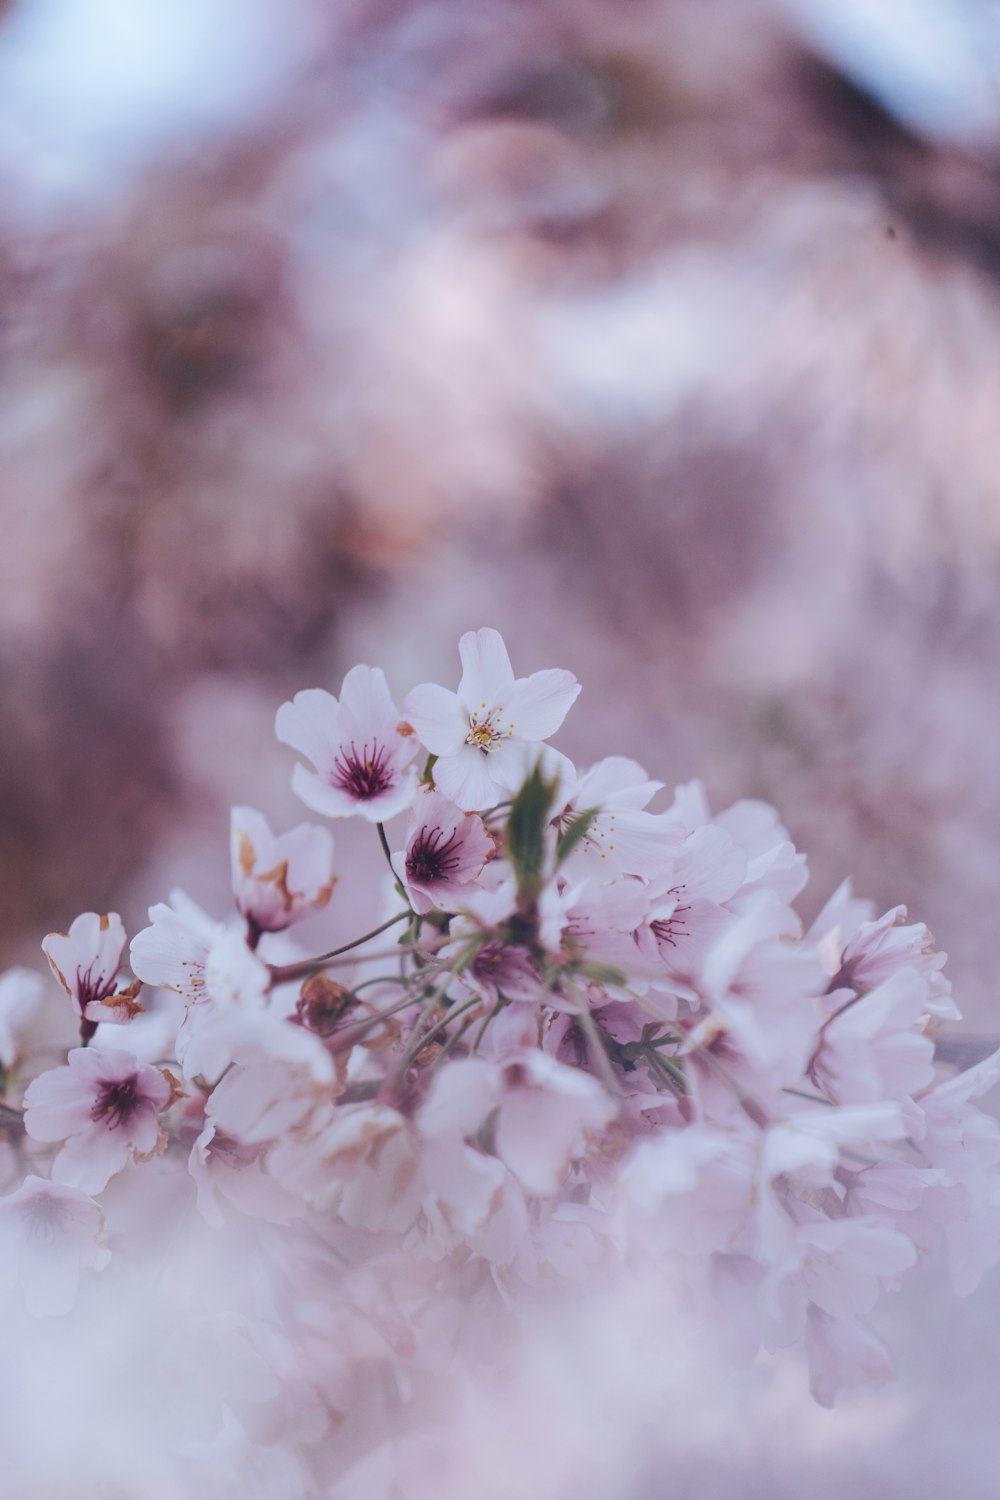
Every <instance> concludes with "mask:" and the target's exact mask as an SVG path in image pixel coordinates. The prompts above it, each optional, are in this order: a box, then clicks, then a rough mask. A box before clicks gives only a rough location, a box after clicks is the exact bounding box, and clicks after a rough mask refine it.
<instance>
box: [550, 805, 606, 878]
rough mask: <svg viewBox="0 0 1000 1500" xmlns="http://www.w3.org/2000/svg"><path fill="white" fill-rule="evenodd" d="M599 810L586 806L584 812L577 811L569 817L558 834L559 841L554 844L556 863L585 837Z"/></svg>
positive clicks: (564, 858)
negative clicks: (573, 815) (572, 816)
mask: <svg viewBox="0 0 1000 1500" xmlns="http://www.w3.org/2000/svg"><path fill="white" fill-rule="evenodd" d="M599 811H600V809H599V808H596V807H588V808H587V809H586V811H585V812H582V813H577V815H576V817H575V818H571V819H570V821H569V822H568V823H567V825H566V827H565V828H564V829H563V831H562V833H561V834H560V835H559V842H558V844H557V845H556V864H557V865H561V864H562V863H563V861H564V860H567V859H568V858H569V856H570V855H571V854H572V853H573V850H574V849H575V848H576V846H577V844H578V843H579V842H580V840H581V839H582V838H585V837H586V835H587V833H588V831H589V829H590V825H591V823H593V821H594V819H595V818H596V817H597V814H598V812H599Z"/></svg>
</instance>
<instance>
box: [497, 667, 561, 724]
mask: <svg viewBox="0 0 1000 1500" xmlns="http://www.w3.org/2000/svg"><path fill="white" fill-rule="evenodd" d="M579 693H580V684H579V683H578V682H577V680H576V678H575V677H574V676H573V673H572V672H564V671H562V669H561V668H559V667H550V668H548V669H546V670H545V671H544V672H533V673H532V675H531V676H530V677H522V678H521V679H520V680H519V681H517V682H515V683H512V684H511V686H510V687H509V688H507V689H506V690H505V693H504V696H503V698H502V699H501V701H500V704H499V705H498V707H502V709H503V715H502V717H503V722H504V725H505V726H506V727H507V728H509V729H510V730H512V731H513V738H515V739H519V740H547V739H548V737H549V735H551V734H555V732H556V730H557V729H558V728H559V726H560V724H561V723H562V721H563V719H565V717H566V715H567V714H568V713H569V711H570V709H571V708H572V706H573V704H574V702H575V701H576V699H577V697H578V696H579Z"/></svg>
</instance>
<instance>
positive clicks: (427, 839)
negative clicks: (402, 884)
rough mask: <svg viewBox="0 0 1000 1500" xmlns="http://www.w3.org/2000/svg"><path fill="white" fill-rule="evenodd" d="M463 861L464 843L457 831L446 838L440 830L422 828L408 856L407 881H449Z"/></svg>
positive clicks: (427, 882)
mask: <svg viewBox="0 0 1000 1500" xmlns="http://www.w3.org/2000/svg"><path fill="white" fill-rule="evenodd" d="M461 860H462V841H461V839H460V838H459V836H458V833H457V831H455V832H453V833H451V834H450V835H449V836H448V837H447V838H445V836H444V832H443V830H442V829H440V828H422V829H421V830H420V832H419V833H418V835H417V837H416V838H415V839H414V841H413V847H412V848H411V850H410V852H409V854H408V855H407V856H406V875H407V879H408V880H411V881H418V882H422V883H424V884H429V883H431V882H433V881H436V880H447V879H448V877H449V876H450V875H453V874H454V872H455V871H456V870H457V869H458V868H459V866H460V864H461Z"/></svg>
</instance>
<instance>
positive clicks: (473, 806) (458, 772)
mask: <svg viewBox="0 0 1000 1500" xmlns="http://www.w3.org/2000/svg"><path fill="white" fill-rule="evenodd" d="M489 763H490V757H489V756H488V755H485V754H484V753H483V751H482V750H477V749H476V748H475V746H474V745H465V746H463V748H462V749H461V750H460V751H459V753H458V754H457V755H453V756H450V757H449V758H448V759H447V760H439V761H438V763H437V765H436V766H435V767H434V785H435V786H436V787H437V789H438V791H439V792H442V793H443V794H444V796H446V797H450V798H451V800H452V802H454V803H455V805H456V807H460V808H461V809H462V811H463V812H482V810H483V809H484V808H486V807H492V806H493V804H494V803H495V802H499V801H500V799H501V797H502V796H503V792H502V791H501V789H500V788H499V787H498V786H497V784H496V782H495V781H494V780H493V777H492V776H491V775H490V765H489Z"/></svg>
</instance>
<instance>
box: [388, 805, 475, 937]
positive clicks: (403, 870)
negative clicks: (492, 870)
mask: <svg viewBox="0 0 1000 1500" xmlns="http://www.w3.org/2000/svg"><path fill="white" fill-rule="evenodd" d="M496 847H497V846H496V840H495V839H494V838H493V837H492V836H491V835H490V834H489V833H488V832H487V829H486V827H485V825H484V823H483V820H482V818H478V817H476V816H475V815H474V814H471V813H463V812H462V811H461V809H460V808H457V807H456V806H455V804H454V803H453V802H449V801H448V800H447V798H446V797H442V796H441V794H440V793H439V792H435V791H433V790H432V789H428V790H427V791H426V792H424V793H421V794H419V795H418V796H417V800H416V803H415V805H414V808H413V823H412V825H411V828H410V833H409V836H408V838H407V840H406V849H405V851H400V852H399V853H397V854H394V855H393V860H392V863H393V868H394V870H395V871H396V874H397V875H398V876H399V878H400V880H402V881H403V882H404V884H405V885H406V888H407V890H408V891H409V893H410V901H411V903H412V905H413V909H414V910H415V911H418V912H421V913H426V912H429V911H432V910H433V908H434V907H435V906H437V907H441V908H443V909H444V910H445V911H456V910H458V909H459V908H460V907H461V905H462V903H463V901H464V900H465V899H466V898H467V897H468V896H469V894H470V893H471V892H472V890H473V889H474V888H475V882H476V877H477V876H478V875H479V874H480V872H481V871H482V869H483V866H484V865H485V864H486V862H487V860H489V859H492V857H493V855H494V854H495V853H496Z"/></svg>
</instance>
